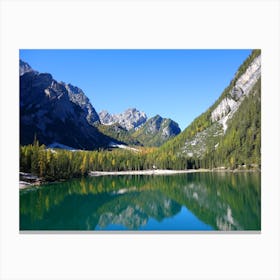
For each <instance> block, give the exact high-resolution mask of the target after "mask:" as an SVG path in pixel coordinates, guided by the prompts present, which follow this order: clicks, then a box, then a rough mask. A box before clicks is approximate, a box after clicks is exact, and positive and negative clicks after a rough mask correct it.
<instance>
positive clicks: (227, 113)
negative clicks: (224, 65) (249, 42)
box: [211, 55, 261, 131]
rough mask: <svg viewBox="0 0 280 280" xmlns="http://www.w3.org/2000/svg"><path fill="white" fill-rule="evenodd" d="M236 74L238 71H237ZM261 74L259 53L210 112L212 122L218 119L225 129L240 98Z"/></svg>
mask: <svg viewBox="0 0 280 280" xmlns="http://www.w3.org/2000/svg"><path fill="white" fill-rule="evenodd" d="M237 74H238V73H237ZM260 76H261V55H259V56H258V57H256V58H255V59H254V60H253V61H252V63H251V64H250V65H249V67H248V68H247V69H246V71H245V73H244V74H243V75H241V76H240V77H239V78H238V80H237V81H236V83H235V85H234V87H233V88H232V90H231V91H230V94H229V96H228V97H226V98H224V99H223V100H222V101H221V102H220V103H219V104H218V106H217V107H216V108H215V110H214V111H213V112H212V113H211V120H212V121H213V122H215V121H219V122H220V124H222V125H223V128H224V131H226V129H227V121H228V120H229V119H230V118H232V116H233V115H234V113H235V112H236V111H237V109H238V107H239V106H240V104H241V103H242V100H243V99H244V97H245V96H246V95H248V94H249V93H250V91H251V89H252V88H253V86H254V85H255V84H256V83H257V81H258V79H259V78H260Z"/></svg>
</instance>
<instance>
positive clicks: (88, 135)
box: [19, 60, 181, 150]
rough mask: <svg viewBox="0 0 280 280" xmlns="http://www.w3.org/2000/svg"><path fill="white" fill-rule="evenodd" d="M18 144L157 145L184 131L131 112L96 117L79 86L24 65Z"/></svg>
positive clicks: (83, 146) (82, 146) (89, 147)
mask: <svg viewBox="0 0 280 280" xmlns="http://www.w3.org/2000/svg"><path fill="white" fill-rule="evenodd" d="M19 74H20V143H21V144H22V145H26V144H31V143H33V141H34V138H35V137H36V139H37V140H38V141H39V142H40V143H41V144H45V145H47V146H50V147H57V148H65V147H68V148H70V149H71V148H73V149H86V150H93V149H97V148H108V147H110V146H112V144H113V145H116V144H126V145H127V144H128V145H141V146H159V145H161V144H163V143H164V142H166V141H167V140H169V139H171V138H173V137H174V136H176V135H177V134H179V133H180V132H181V130H180V128H179V126H178V124H177V123H176V122H174V121H172V120H170V119H164V118H162V117H160V116H158V115H157V116H155V117H153V118H150V119H148V117H147V115H146V114H145V113H144V112H140V111H139V110H137V109H136V108H129V109H127V110H126V111H125V112H123V113H120V114H114V115H111V114H109V113H108V112H107V111H105V110H104V111H102V112H100V113H99V114H97V112H96V110H95V109H94V107H93V106H92V104H91V103H90V101H89V99H88V97H87V96H86V95H85V93H84V92H83V91H82V90H81V89H80V88H78V87H76V86H73V85H71V84H66V83H64V82H57V81H56V80H55V79H54V78H53V77H52V75H51V74H49V73H39V72H38V71H35V70H33V69H32V68H31V66H30V65H29V64H28V63H26V62H24V61H22V60H20V62H19Z"/></svg>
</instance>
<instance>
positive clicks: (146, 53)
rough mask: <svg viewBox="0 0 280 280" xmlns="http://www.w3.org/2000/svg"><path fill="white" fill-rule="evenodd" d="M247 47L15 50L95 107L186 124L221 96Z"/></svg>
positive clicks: (248, 52)
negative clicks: (133, 110) (81, 93)
mask: <svg viewBox="0 0 280 280" xmlns="http://www.w3.org/2000/svg"><path fill="white" fill-rule="evenodd" d="M250 53H251V50H20V58H21V59H22V60H24V61H25V62H27V63H29V64H30V66H31V67H32V68H33V69H34V70H37V71H39V72H47V73H51V74H52V76H53V78H54V79H56V80H57V81H63V82H66V83H71V84H72V85H75V86H78V87H79V88H81V89H82V90H83V91H84V93H85V94H86V95H87V96H88V98H89V99H90V101H91V103H92V105H93V107H94V108H95V109H96V111H97V112H99V111H101V110H107V111H109V112H110V113H121V112H123V111H124V110H126V109H127V108H131V107H135V108H137V109H138V110H140V111H144V112H145V113H146V114H147V115H148V117H153V116H155V115H156V114H159V115H161V116H162V117H168V118H171V119H173V120H174V121H176V122H178V124H179V126H180V128H181V129H182V130H183V129H185V128H186V127H187V126H188V125H189V124H190V123H191V121H192V120H193V119H194V118H196V117H197V116H199V115H200V114H201V113H203V112H204V111H205V110H207V108H208V107H209V106H211V105H212V104H213V103H214V102H215V100H216V99H218V97H219V96H220V94H221V93H222V91H223V90H224V89H225V87H226V86H227V85H228V84H229V82H230V81H231V79H232V78H233V76H234V74H235V72H236V71H237V69H238V67H239V66H240V65H241V64H242V62H243V61H244V60H245V59H246V58H247V57H248V55H249V54H250Z"/></svg>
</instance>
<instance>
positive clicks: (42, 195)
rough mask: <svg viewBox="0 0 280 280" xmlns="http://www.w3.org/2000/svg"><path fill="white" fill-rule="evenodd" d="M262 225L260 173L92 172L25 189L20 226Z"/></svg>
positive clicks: (204, 227) (138, 228)
mask: <svg viewBox="0 0 280 280" xmlns="http://www.w3.org/2000/svg"><path fill="white" fill-rule="evenodd" d="M260 229H261V178H260V173H257V172H255V173H250V172H246V173H245V172H244V173H188V174H179V175H169V176H143V175H133V176H132V175H130V176H102V177H87V178H82V179H73V180H69V181H67V182H61V183H54V184H48V185H43V186H40V187H38V188H30V189H25V190H21V191H20V230H75V231H76V230H92V231H97V230H98V231H124V230H130V231H149V230H150V231H189V230H191V231H209V230H210V231H211V230H222V231H228V230H260Z"/></svg>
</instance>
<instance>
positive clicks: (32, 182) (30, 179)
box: [19, 169, 261, 190]
mask: <svg viewBox="0 0 280 280" xmlns="http://www.w3.org/2000/svg"><path fill="white" fill-rule="evenodd" d="M205 172H215V173H223V172H225V173H238V172H261V170H260V169H247V170H246V169H234V170H230V169H184V170H171V169H146V170H126V171H90V172H89V173H88V176H89V177H99V176H124V175H176V174H187V173H205ZM20 173H21V175H24V176H21V178H20V181H19V189H20V190H22V189H27V188H31V187H38V186H40V185H42V184H49V183H55V182H59V181H60V180H57V181H44V180H42V178H38V177H37V176H34V175H32V174H30V173H23V172H20Z"/></svg>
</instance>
